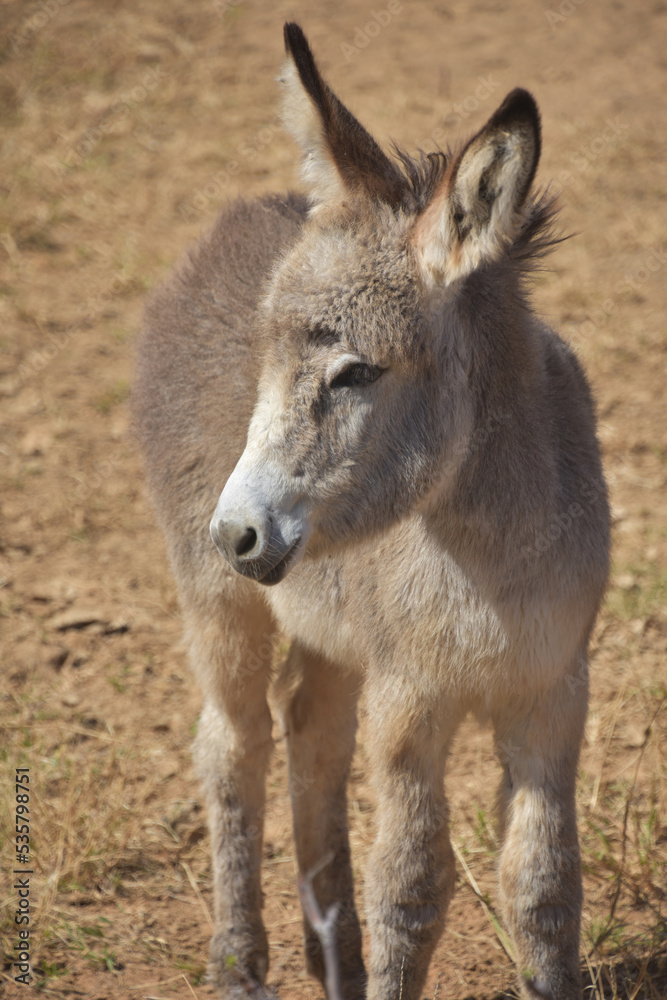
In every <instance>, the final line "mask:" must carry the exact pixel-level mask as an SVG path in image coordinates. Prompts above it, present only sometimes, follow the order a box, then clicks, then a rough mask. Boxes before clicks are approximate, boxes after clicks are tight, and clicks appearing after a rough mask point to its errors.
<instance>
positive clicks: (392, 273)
mask: <svg viewBox="0 0 667 1000" xmlns="http://www.w3.org/2000/svg"><path fill="white" fill-rule="evenodd" d="M285 42H286V48H287V54H288V59H287V62H286V65H285V68H284V72H283V83H284V85H285V111H284V119H285V123H286V125H287V127H288V129H289V130H290V131H291V132H292V134H293V135H294V136H295V138H296V139H297V140H298V142H299V143H300V145H301V147H302V149H303V152H304V174H305V177H306V180H307V182H308V184H309V186H310V193H311V209H310V214H309V219H308V221H307V223H306V224H305V226H304V227H303V230H302V232H301V235H300V237H299V239H298V241H297V243H296V244H295V245H294V246H292V247H291V248H289V250H288V252H287V253H286V254H285V255H284V256H283V258H282V259H281V261H280V263H279V265H278V266H277V268H276V271H275V273H274V275H273V277H272V280H271V283H270V286H269V289H268V292H267V294H266V297H265V300H264V302H263V305H262V319H261V322H262V323H263V324H265V327H266V330H265V333H266V343H267V345H268V347H267V353H266V356H265V359H264V366H263V371H262V375H261V378H260V383H259V393H258V399H257V405H256V408H255V411H254V414H253V417H252V421H251V423H250V427H249V431H248V440H247V446H246V449H245V451H244V453H243V455H242V457H241V459H240V460H239V462H238V464H237V466H236V468H235V470H234V472H233V473H232V475H231V477H230V478H229V480H228V482H227V484H226V486H225V488H224V490H223V492H222V495H221V497H220V500H219V502H218V506H217V508H216V511H215V514H214V517H213V520H212V522H211V535H212V537H213V540H214V541H215V543H216V545H217V546H218V548H219V549H220V551H221V552H222V553H223V554H224V555H225V556H226V558H227V559H228V560H229V562H230V563H231V564H232V566H234V568H235V569H237V570H238V571H239V572H241V573H243V574H244V575H246V576H249V577H251V578H253V579H256V580H259V581H260V582H262V583H265V584H272V583H277V582H278V581H279V580H281V579H282V578H283V576H284V575H285V573H286V572H287V571H288V569H289V568H291V566H293V565H294V563H295V562H296V561H297V560H298V558H299V557H300V556H301V555H302V554H303V553H304V552H305V551H306V547H308V551H309V552H312V553H316V552H323V551H327V550H330V549H333V548H334V547H337V546H339V545H345V544H347V543H348V542H350V541H351V540H354V539H357V538H360V537H364V536H367V535H369V534H371V533H372V532H374V531H376V530H379V529H382V528H384V527H386V526H387V525H388V524H390V523H392V522H394V521H396V520H397V519H399V518H401V517H403V516H404V515H405V514H406V513H407V512H408V511H410V510H412V509H415V508H417V507H418V506H419V505H420V504H424V503H425V502H426V498H427V497H428V496H430V495H432V494H433V491H434V490H436V489H437V490H447V489H448V487H449V485H450V484H451V482H452V481H453V479H454V477H455V475H456V472H457V468H458V465H459V463H460V461H461V456H463V455H465V452H466V442H467V440H468V438H469V436H470V433H471V430H472V424H473V410H474V400H473V396H472V392H471V389H470V379H471V368H472V361H473V354H474V350H473V347H474V345H472V344H471V343H470V337H469V329H470V323H469V322H468V323H461V322H460V321H458V320H457V315H458V313H457V310H458V306H457V302H458V300H459V299H460V298H461V296H462V295H463V294H464V290H465V288H466V285H467V284H468V279H469V278H470V277H471V276H472V275H473V274H474V273H475V272H478V271H481V270H482V269H485V268H488V267H489V265H493V264H494V263H495V262H497V261H500V260H502V259H505V260H507V259H508V248H511V247H512V245H513V244H514V243H515V242H516V241H517V239H518V237H519V236H520V234H521V233H522V232H525V230H526V228H527V227H529V226H530V225H531V220H530V213H531V209H534V205H533V203H532V202H530V201H529V202H527V201H526V199H527V194H528V191H529V188H530V184H531V181H532V179H533V175H534V173H535V169H536V166H537V161H538V157H539V151H540V126H539V116H538V112H537V108H536V105H535V102H534V100H533V98H532V97H531V96H530V94H528V93H526V91H523V90H515V91H513V92H512V93H511V94H510V95H509V96H508V97H507V98H506V100H505V101H504V102H503V104H502V105H501V106H500V108H498V110H497V111H496V112H495V114H494V115H493V116H492V117H491V119H490V120H489V121H488V123H487V124H486V125H485V126H484V128H483V129H482V130H481V131H480V132H478V133H477V135H475V136H473V138H472V139H470V141H469V142H468V143H467V144H466V145H465V146H464V147H463V149H462V150H461V151H460V152H459V153H458V155H456V156H454V157H447V156H445V154H442V153H439V154H433V155H431V156H430V157H428V158H425V159H422V161H421V162H418V163H415V162H413V161H411V160H409V159H408V158H407V157H405V156H403V155H401V156H400V159H401V161H402V168H399V166H398V165H397V163H395V162H393V161H392V160H390V159H389V158H388V157H387V156H385V154H384V153H383V152H382V150H381V149H380V148H379V146H378V145H377V144H376V143H375V141H374V140H373V139H372V138H371V136H370V135H369V134H368V133H367V132H366V131H365V129H364V128H362V126H361V125H360V124H359V122H358V121H357V120H356V119H355V118H354V117H353V116H352V115H351V114H350V112H349V111H348V110H347V109H346V108H345V107H344V106H343V105H342V104H341V103H340V101H339V100H338V98H337V97H336V96H335V95H334V94H333V92H332V91H331V90H330V89H329V87H328V86H327V84H326V83H325V82H324V81H323V79H322V77H321V76H320V74H319V71H318V69H317V66H316V64H315V61H314V59H313V56H312V54H311V52H310V49H309V47H308V43H307V42H306V39H305V37H304V35H303V33H302V31H301V29H300V28H299V27H298V26H297V25H295V24H288V25H286V26H285ZM467 312H468V313H469V312H470V310H469V309H468V310H467Z"/></svg>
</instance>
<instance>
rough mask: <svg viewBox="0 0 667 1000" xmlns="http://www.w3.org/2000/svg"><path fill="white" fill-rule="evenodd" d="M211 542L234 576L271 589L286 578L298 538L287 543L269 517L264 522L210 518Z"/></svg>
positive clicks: (237, 518)
mask: <svg viewBox="0 0 667 1000" xmlns="http://www.w3.org/2000/svg"><path fill="white" fill-rule="evenodd" d="M210 532H211V538H212V539H213V542H214V544H215V546H216V548H217V549H218V551H219V552H220V554H221V555H223V556H224V557H225V559H226V560H227V562H228V563H229V564H230V566H232V567H233V568H234V569H235V570H236V571H237V573H241V574H242V576H247V577H249V578H250V579H251V580H257V582H258V583H263V584H265V585H267V586H270V585H271V584H274V583H279V582H280V580H282V578H283V577H284V576H285V574H286V572H287V570H288V568H289V566H290V563H291V562H292V558H293V556H294V555H295V554H296V551H297V549H298V547H299V542H300V541H301V538H300V537H297V538H295V539H293V540H291V541H290V540H286V539H285V538H283V536H282V533H281V532H280V530H279V529H278V528H277V526H276V525H275V523H274V521H273V518H271V517H270V516H269V517H267V518H266V519H261V518H257V517H255V518H249V517H248V516H247V515H246V516H245V517H244V516H243V515H242V514H239V515H238V516H236V517H235V516H233V515H228V516H227V517H219V516H218V511H217V510H216V513H215V514H214V515H213V518H212V520H211V526H210Z"/></svg>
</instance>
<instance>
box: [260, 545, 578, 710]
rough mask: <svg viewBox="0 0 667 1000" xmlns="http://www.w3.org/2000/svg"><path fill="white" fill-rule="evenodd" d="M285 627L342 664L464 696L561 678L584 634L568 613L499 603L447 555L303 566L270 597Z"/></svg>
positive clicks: (532, 602)
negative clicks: (393, 562) (397, 563)
mask: <svg viewBox="0 0 667 1000" xmlns="http://www.w3.org/2000/svg"><path fill="white" fill-rule="evenodd" d="M269 599H270V603H271V605H272V608H273V611H274V613H275V615H276V617H277V618H278V620H279V622H280V624H281V626H282V628H283V629H284V630H285V631H286V632H287V633H288V634H289V635H290V636H291V637H293V638H298V639H299V640H300V641H301V642H302V643H304V644H305V645H307V646H308V647H310V648H311V649H313V650H316V651H317V652H319V653H320V654H322V655H324V656H326V657H327V658H329V659H330V660H332V661H333V662H335V663H336V664H339V665H340V666H341V667H349V668H353V669H362V670H364V671H366V672H373V671H378V670H380V671H384V670H392V669H394V670H397V671H400V672H401V673H402V674H405V673H406V672H413V673H414V675H415V678H416V679H417V678H421V679H424V678H429V679H430V681H431V682H433V681H435V682H436V683H437V685H438V686H439V687H441V688H442V689H448V690H451V691H452V692H458V693H459V694H462V693H465V692H467V693H469V694H471V695H475V694H481V693H482V692H484V693H485V695H486V694H488V693H489V692H490V690H491V689H495V688H496V687H499V686H500V687H506V686H507V682H508V680H509V679H510V678H511V679H512V685H511V686H514V685H516V684H517V683H527V684H529V686H531V687H533V686H541V685H542V684H545V683H549V682H550V681H551V680H553V679H555V677H556V676H557V675H558V674H559V673H560V672H562V670H563V665H564V663H566V662H567V661H568V660H569V659H570V658H571V656H573V655H574V651H575V648H576V645H577V641H578V636H579V633H580V631H581V627H580V623H578V622H577V621H576V612H575V611H573V609H571V608H569V609H568V608H563V607H561V606H559V605H556V604H554V603H553V602H549V601H548V600H544V599H542V600H540V599H538V598H536V597H535V596H534V595H533V596H531V595H524V596H515V597H514V598H513V599H512V600H511V601H508V600H504V599H503V598H502V596H501V595H500V594H499V592H498V590H494V588H493V587H492V586H491V584H490V582H487V583H486V586H482V585H480V584H479V583H476V582H475V581H473V580H471V579H470V577H468V576H466V575H465V574H464V573H462V572H461V570H460V568H459V567H457V565H456V564H455V563H454V562H453V561H451V560H448V559H447V558H446V557H440V558H439V559H438V560H437V561H433V562H431V563H430V564H428V565H417V564H416V563H415V562H414V561H412V562H411V563H410V565H408V566H405V567H402V568H401V567H399V568H398V569H397V568H396V567H392V568H389V567H387V566H383V565H382V564H381V563H379V562H378V561H377V560H374V559H370V558H369V559H368V560H367V561H366V560H364V559H359V558H355V560H354V562H351V561H349V560H348V558H346V557H342V558H331V559H326V560H317V561H313V562H309V561H304V563H302V564H301V565H300V566H298V567H297V568H296V569H295V571H294V572H293V573H292V574H290V576H289V577H288V579H287V580H286V581H285V582H284V584H283V585H281V586H279V587H276V588H275V589H274V590H272V591H270V593H269Z"/></svg>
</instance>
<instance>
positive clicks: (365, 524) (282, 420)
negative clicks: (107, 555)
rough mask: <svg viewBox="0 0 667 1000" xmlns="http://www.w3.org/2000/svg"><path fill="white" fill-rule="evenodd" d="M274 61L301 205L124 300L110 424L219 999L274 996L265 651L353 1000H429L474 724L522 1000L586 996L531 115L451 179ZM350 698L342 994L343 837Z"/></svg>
mask: <svg viewBox="0 0 667 1000" xmlns="http://www.w3.org/2000/svg"><path fill="white" fill-rule="evenodd" d="M285 43H286V50H287V60H286V64H285V67H284V70H283V73H282V84H283V87H284V121H285V124H286V126H287V129H288V130H289V131H290V132H291V133H292V135H293V136H294V137H295V138H296V139H297V141H298V143H299V144H300V146H301V148H302V150H303V154H304V175H305V179H306V183H307V186H308V196H307V197H301V196H299V195H294V194H289V195H286V196H279V197H277V196H265V197H262V198H259V199H257V200H254V201H236V202H235V203H233V204H232V205H231V206H230V207H228V208H226V209H225V210H224V211H223V212H222V214H221V215H220V217H219V218H218V220H217V222H216V223H215V225H214V226H213V229H212V230H211V231H210V232H209V233H208V235H206V236H204V237H203V238H202V239H201V240H200V242H199V243H198V244H197V246H195V248H194V249H193V250H191V251H190V253H189V255H188V257H187V258H186V259H185V261H184V262H183V263H181V265H180V266H179V267H178V268H177V269H176V271H175V273H174V275H173V276H172V277H171V278H170V279H169V280H168V281H167V282H166V284H164V285H163V287H161V288H160V289H159V290H158V291H157V292H155V293H154V294H153V296H152V298H151V300H150V302H149V304H148V307H147V313H146V320H145V327H144V332H143V335H142V338H141V340H140V343H139V351H138V381H137V385H136V389H135V395H134V410H135V419H136V425H137V428H138V432H139V435H140V438H141V441H142V446H143V451H144V455H145V463H146V467H147V475H148V479H149V484H150V488H151V492H152V496H153V498H154V502H155V505H156V508H157V512H158V516H159V518H160V521H161V523H162V527H163V529H164V533H165V535H166V539H167V544H168V549H169V554H170V558H171V563H172V566H173V569H174V573H175V576H176V580H177V582H178V588H179V592H180V599H181V602H182V607H183V613H184V618H185V623H186V629H187V635H188V639H189V647H190V652H191V657H192V663H193V666H194V670H195V673H196V676H197V678H198V680H199V683H200V684H201V686H202V688H203V693H204V707H203V711H202V714H201V718H200V722H199V727H198V732H197V736H196V739H195V744H194V752H195V758H196V763H197V767H198V771H199V773H200V774H201V777H202V779H203V783H204V786H205V789H206V795H207V799H208V809H209V816H210V826H211V838H212V848H213V872H214V895H215V932H214V936H213V939H212V943H211V949H210V966H209V970H210V974H211V976H212V979H213V980H214V982H215V983H216V984H217V988H218V989H219V991H220V994H221V996H223V997H234V998H240V997H244V996H254V997H267V996H271V995H273V994H272V993H271V991H270V988H269V987H267V986H266V975H267V967H268V945H267V936H266V932H265V928H264V925H263V923H262V916H261V908H262V894H261V889H260V867H261V856H262V818H263V814H264V804H265V789H264V784H265V774H266V769H267V765H268V762H269V756H270V753H271V749H272V737H271V728H272V716H271V710H270V708H269V703H268V700H267V699H268V697H269V693H270V691H269V684H270V681H271V672H272V663H271V642H272V636H273V635H274V634H275V632H276V630H278V629H279V630H280V631H281V633H283V634H287V635H288V636H289V637H290V640H291V647H290V651H289V655H288V657H287V661H286V663H285V665H284V667H282V668H281V670H280V672H279V675H278V676H277V677H276V678H275V682H274V690H273V694H272V695H271V697H272V701H271V704H272V705H274V706H275V709H274V711H275V712H276V713H277V714H278V716H279V719H280V722H281V725H282V727H283V730H284V733H285V735H286V741H287V747H288V758H289V774H290V791H291V796H292V807H293V815H294V836H295V842H296V855H297V859H298V865H299V870H300V871H301V872H302V873H304V872H307V871H308V870H309V869H311V868H312V867H313V866H315V865H316V864H317V863H318V862H320V861H321V860H322V859H323V858H325V857H326V856H327V854H331V855H332V857H333V861H332V863H330V864H329V865H327V866H324V867H322V868H321V870H320V871H319V873H318V874H317V876H316V878H315V880H314V889H315V893H316V897H317V900H318V903H319V905H320V906H321V907H322V908H323V909H326V908H328V907H330V906H331V905H332V904H338V905H339V907H340V910H339V916H338V921H337V934H338V944H339V962H340V968H339V970H338V971H339V973H340V980H341V984H342V992H343V995H344V997H345V998H346V1000H358V998H361V997H368V1000H396V998H398V997H402V998H403V1000H416V998H419V997H420V996H421V990H422V987H423V984H424V980H425V977H426V974H427V969H428V964H429V961H430V958H431V955H432V952H433V950H434V947H435V945H436V943H437V941H438V938H439V936H440V934H441V931H442V929H443V924H444V920H445V913H446V910H447V905H448V903H449V900H450V898H451V895H452V891H453V888H454V880H455V873H454V860H453V853H452V847H451V844H450V839H449V833H448V809H447V802H446V797H445V788H444V772H445V762H446V758H447V753H448V749H449V746H450V744H451V742H452V739H453V737H454V734H455V732H456V730H457V726H458V725H459V723H460V721H461V720H462V719H463V718H464V716H466V715H467V714H468V713H473V715H475V716H476V717H477V718H479V719H480V720H482V721H483V722H485V723H488V724H490V725H491V726H492V727H493V731H494V735H495V740H496V743H497V747H498V752H499V757H500V762H501V764H502V773H503V779H502V787H501V789H500V794H499V812H500V818H501V833H502V840H503V847H502V852H501V858H500V871H499V899H500V905H501V907H502V912H503V915H504V920H505V922H506V925H507V928H508V930H509V932H510V934H511V937H512V941H513V947H514V952H515V955H516V958H517V964H518V971H519V983H520V987H519V988H520V990H521V992H522V995H523V996H524V997H526V998H540V1000H574V998H575V997H576V998H579V1000H580V997H581V992H580V989H581V987H580V977H579V959H578V943H579V930H580V913H581V896H582V890H581V874H580V860H579V849H578V842H577V829H576V816H575V777H576V771H577V761H578V754H579V749H580V743H581V739H582V730H583V727H584V721H585V716H586V707H587V684H588V673H587V646H588V642H589V637H590V634H591V629H592V627H593V623H594V620H595V617H596V614H597V611H598V608H599V605H600V601H601V598H602V595H603V591H604V588H605V583H606V579H607V573H608V547H609V512H608V504H607V496H606V490H605V484H604V479H603V474H602V470H601V463H600V455H599V450H598V445H597V441H596V433H595V416H594V407H593V403H592V400H591V394H590V391H589V388H588V385H587V382H586V379H585V376H584V375H583V373H582V371H581V368H580V366H579V364H578V362H577V360H576V358H575V357H574V355H573V353H572V351H571V350H570V349H569V348H568V347H567V346H566V345H565V344H564V343H563V341H562V340H561V339H560V338H559V337H558V335H557V334H556V333H554V332H553V331H552V330H551V329H549V328H548V327H547V326H545V325H544V324H543V323H542V322H541V321H540V320H539V319H537V318H536V316H535V315H534V314H533V313H532V312H531V309H530V306H529V304H528V301H527V296H526V290H525V278H526V275H527V274H529V272H530V271H531V269H532V268H534V267H535V266H536V264H537V263H538V262H539V260H540V258H542V257H543V256H544V254H546V253H547V252H548V251H549V250H550V249H552V247H553V245H554V244H555V243H556V242H558V240H557V237H556V236H555V234H554V218H555V207H554V204H553V202H552V201H551V200H550V199H549V198H548V197H547V196H546V195H545V194H542V195H535V194H531V186H532V182H533V178H534V175H535V170H536V167H537V163H538V158H539V154H540V142H541V140H540V119H539V113H538V110H537V106H536V104H535V101H534V100H533V98H532V97H531V95H530V94H529V93H527V92H526V91H525V90H519V89H517V90H514V91H512V92H511V93H510V94H509V96H508V97H507V98H506V99H505V100H504V101H503V103H502V104H501V105H500V107H499V108H498V110H497V111H496V112H495V113H494V114H493V115H492V116H491V118H490V119H489V121H488V122H487V123H486V125H485V126H484V127H483V128H482V129H481V130H480V131H479V132H478V133H477V134H476V135H474V136H473V137H472V138H471V139H469V141H468V142H466V143H465V145H463V146H462V147H461V148H460V149H459V150H458V151H455V152H454V153H451V152H448V153H444V152H438V153H435V154H430V155H429V156H424V155H422V156H421V158H420V159H419V160H415V159H412V158H410V157H409V156H408V155H406V154H405V153H403V152H400V151H399V150H396V155H395V156H394V157H393V158H390V157H388V156H387V155H385V153H384V152H383V151H382V150H381V149H380V147H379V146H378V145H377V144H376V142H375V141H374V140H373V139H372V138H371V136H370V135H369V133H368V132H366V131H365V129H364V128H363V127H362V126H361V125H360V124H359V122H358V121H357V120H356V119H355V118H354V117H353V116H352V114H351V113H350V112H349V111H348V110H347V108H346V107H344V105H343V104H342V103H341V102H340V101H339V100H338V98H337V97H336V96H335V94H334V93H333V92H332V90H331V89H330V88H329V87H328V85H327V84H326V83H325V82H324V80H323V79H322V77H321V75H320V73H319V71H318V68H317V66H316V64H315V61H314V59H313V56H312V54H311V51H310V49H309V47H308V43H307V41H306V39H305V37H304V35H303V33H302V31H301V29H300V28H299V27H298V26H297V25H295V24H287V25H286V26H285ZM223 487H224V488H223ZM221 490H222V492H220V491H221ZM216 504H217V505H216ZM211 516H212V519H211ZM209 522H210V529H209ZM209 530H210V535H209ZM211 539H212V541H211ZM213 543H215V545H214V544H213ZM216 549H217V550H219V551H216ZM219 553H221V554H222V556H223V557H224V559H221V558H220V555H219ZM362 690H363V691H364V696H365V700H366V703H367V706H368V708H367V711H368V734H367V738H368V747H369V753H370V756H371V769H372V777H373V781H374V785H375V788H376V790H377V799H378V804H377V837H376V840H375V843H374V846H373V847H372V849H371V852H370V859H369V864H368V869H367V873H366V880H365V913H366V919H367V925H368V932H369V935H370V951H369V958H368V968H367V969H366V968H365V967H364V962H363V961H362V950H361V931H360V924H359V919H358V917H357V912H356V910H355V903H354V889H353V878H352V870H351V863H350V848H349V841H348V831H347V820H346V779H347V775H348V770H349V767H350V761H351V758H352V754H353V749H354V742H355V728H356V706H357V700H358V697H359V694H360V692H361V691H362ZM304 928H305V945H306V948H305V950H306V959H307V966H308V968H309V970H310V971H311V973H313V974H314V975H315V976H316V977H318V978H319V979H320V981H322V982H323V981H324V974H325V969H324V962H323V959H322V949H321V948H320V946H319V942H318V941H317V938H316V935H315V933H314V931H313V930H312V928H311V927H310V926H309V925H308V924H307V922H306V923H305V924H304Z"/></svg>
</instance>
